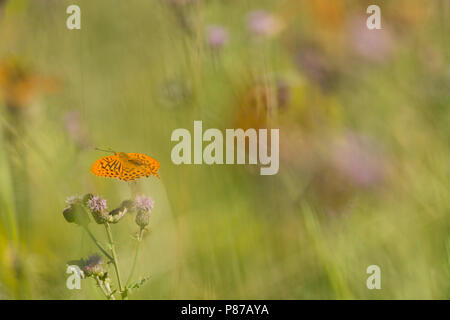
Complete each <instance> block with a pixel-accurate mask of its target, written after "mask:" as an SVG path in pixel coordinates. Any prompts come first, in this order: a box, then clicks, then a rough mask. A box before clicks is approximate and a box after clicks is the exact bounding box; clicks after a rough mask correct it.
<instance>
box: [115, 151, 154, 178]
mask: <svg viewBox="0 0 450 320" xmlns="http://www.w3.org/2000/svg"><path fill="white" fill-rule="evenodd" d="M127 156H128V161H127V165H126V166H124V168H123V171H122V175H121V177H120V179H121V180H124V181H129V180H135V179H139V178H141V177H149V176H151V175H154V176H156V177H158V178H159V175H158V169H159V162H158V160H156V159H153V158H152V157H149V156H147V155H145V154H142V153H127Z"/></svg>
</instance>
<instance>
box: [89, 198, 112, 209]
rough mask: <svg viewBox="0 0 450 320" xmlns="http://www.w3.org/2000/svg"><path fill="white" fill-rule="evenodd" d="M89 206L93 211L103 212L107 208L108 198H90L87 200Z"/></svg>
mask: <svg viewBox="0 0 450 320" xmlns="http://www.w3.org/2000/svg"><path fill="white" fill-rule="evenodd" d="M87 206H88V208H89V209H91V210H92V211H93V212H102V211H105V210H106V209H107V206H106V200H105V199H102V198H100V197H99V196H93V197H92V198H91V199H89V201H88V202H87Z"/></svg>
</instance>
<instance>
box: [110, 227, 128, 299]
mask: <svg viewBox="0 0 450 320" xmlns="http://www.w3.org/2000/svg"><path fill="white" fill-rule="evenodd" d="M105 229H106V233H107V235H108V239H109V244H110V246H111V253H112V256H113V264H114V270H115V271H116V276H117V282H118V284H119V291H120V294H121V295H122V299H126V297H127V292H126V291H125V290H123V287H122V281H121V279H120V271H119V262H118V258H117V253H116V247H115V245H114V240H113V237H112V232H111V227H110V225H109V223H108V222H105Z"/></svg>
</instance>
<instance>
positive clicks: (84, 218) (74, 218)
mask: <svg viewBox="0 0 450 320" xmlns="http://www.w3.org/2000/svg"><path fill="white" fill-rule="evenodd" d="M66 204H67V207H66V208H65V209H64V211H63V216H64V219H66V221H67V222H69V223H75V224H78V225H81V226H85V225H87V224H88V223H89V222H90V219H89V215H88V214H87V212H86V211H85V210H84V208H83V206H82V205H81V197H79V196H72V197H68V198H67V199H66Z"/></svg>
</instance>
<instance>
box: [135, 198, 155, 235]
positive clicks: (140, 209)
mask: <svg viewBox="0 0 450 320" xmlns="http://www.w3.org/2000/svg"><path fill="white" fill-rule="evenodd" d="M135 208H136V210H137V214H136V219H135V221H136V224H137V225H138V226H139V227H141V228H142V229H143V228H145V227H146V226H147V225H148V224H149V222H150V212H151V211H152V209H153V200H152V199H151V198H149V197H146V196H138V197H136V201H135Z"/></svg>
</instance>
